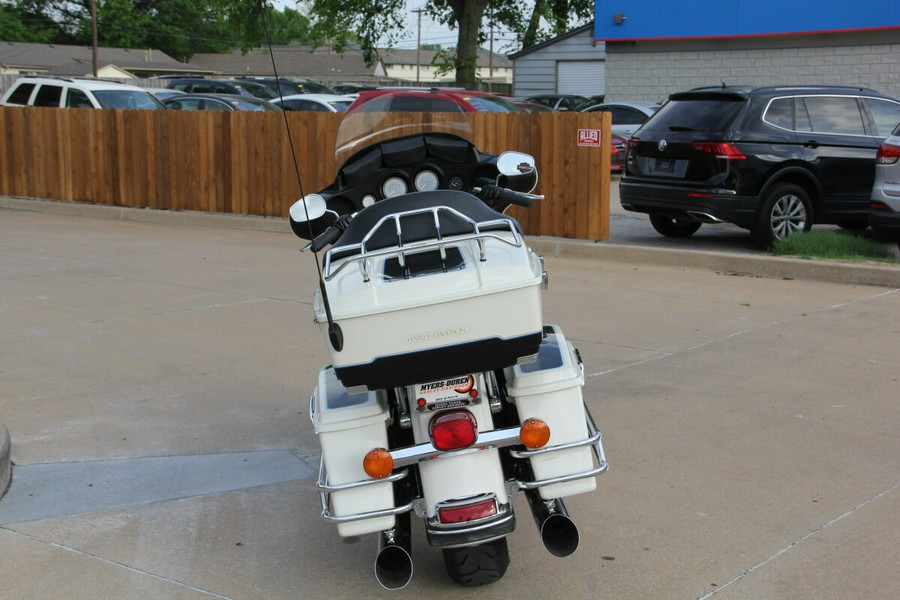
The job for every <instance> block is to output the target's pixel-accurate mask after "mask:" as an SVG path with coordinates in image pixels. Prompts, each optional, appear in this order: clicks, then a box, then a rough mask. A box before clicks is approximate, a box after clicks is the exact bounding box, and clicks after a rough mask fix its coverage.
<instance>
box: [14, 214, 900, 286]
mask: <svg viewBox="0 0 900 600" xmlns="http://www.w3.org/2000/svg"><path fill="white" fill-rule="evenodd" d="M4 208H5V209H10V210H23V211H32V212H41V213H48V214H56V215H66V216H80V217H93V218H99V219H115V220H121V221H133V222H138V223H157V224H164V225H190V226H195V227H221V228H228V229H239V230H253V231H268V232H274V233H290V226H289V225H288V223H287V219H286V218H284V217H258V216H248V215H230V214H219V213H201V212H191V211H184V212H180V211H168V210H154V209H147V208H127V207H121V206H105V205H97V204H81V203H75V202H59V201H54V200H40V199H37V198H22V197H10V196H0V209H4ZM528 244H529V246H531V248H532V249H534V251H535V252H537V253H538V254H543V255H544V256H559V257H573V258H597V259H604V260H614V261H619V262H628V263H639V264H649V265H657V266H669V267H683V268H685V267H686V268H697V269H709V270H713V271H717V272H721V273H730V274H736V275H751V276H756V277H771V278H776V279H808V280H815V281H828V282H833V283H850V284H857V285H877V286H883V287H890V288H900V266H892V265H880V264H878V263H842V262H836V261H819V260H806V259H798V258H785V257H780V256H755V255H745V254H729V253H725V252H701V251H695V250H672V249H668V248H655V247H654V248H651V247H645V246H632V245H626V244H610V243H604V242H591V241H585V240H569V239H563V238H544V237H531V236H529V237H528Z"/></svg>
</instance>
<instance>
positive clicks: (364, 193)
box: [291, 133, 498, 239]
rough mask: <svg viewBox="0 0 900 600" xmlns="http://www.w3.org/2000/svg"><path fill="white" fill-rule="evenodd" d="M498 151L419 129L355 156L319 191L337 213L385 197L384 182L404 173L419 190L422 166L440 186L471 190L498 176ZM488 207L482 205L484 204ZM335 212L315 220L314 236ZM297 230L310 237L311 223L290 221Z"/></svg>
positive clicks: (350, 211)
mask: <svg viewBox="0 0 900 600" xmlns="http://www.w3.org/2000/svg"><path fill="white" fill-rule="evenodd" d="M496 163H497V156H496V155H494V154H485V153H482V152H479V151H478V149H477V148H476V147H475V146H474V145H473V144H471V143H470V142H468V141H467V140H466V139H464V138H461V137H459V136H456V135H452V134H447V133H426V134H422V133H417V134H413V135H407V136H403V137H398V138H392V139H389V140H386V141H384V142H380V143H378V144H376V145H374V146H370V147H368V148H365V149H364V150H361V151H359V152H357V153H356V154H354V155H353V156H351V157H350V158H349V159H348V160H347V162H345V163H344V165H343V166H342V167H341V169H340V170H339V171H338V174H337V177H336V178H335V181H334V183H332V184H331V185H330V186H328V187H327V188H325V189H324V190H322V191H320V192H319V194H320V195H321V196H322V197H324V198H325V200H326V204H327V206H328V209H329V210H330V211H333V212H334V213H337V214H338V215H344V214H353V213H358V212H360V211H362V210H363V208H364V206H365V205H364V204H363V199H364V198H366V197H369V199H370V201H371V198H374V199H375V202H376V205H377V204H378V203H380V202H381V201H383V200H385V199H386V198H385V195H384V191H383V185H384V182H385V180H387V179H388V178H389V177H398V178H400V179H401V180H402V181H403V182H404V183H405V184H406V187H407V191H408V192H410V193H412V192H416V189H415V183H414V182H415V178H416V175H418V174H419V173H421V172H422V171H423V170H428V171H431V172H432V173H434V174H435V175H437V177H438V189H441V190H451V189H452V190H471V189H472V188H473V187H476V186H478V185H480V184H481V182H482V181H481V180H483V179H490V180H491V181H495V180H496V179H497V176H498V173H497V166H496ZM482 206H483V204H482ZM335 218H336V217H335V216H333V215H330V214H328V215H326V216H325V217H323V218H322V219H318V220H316V222H315V223H314V225H313V227H312V235H313V236H316V235H319V234H320V233H322V232H323V231H324V230H325V229H326V228H327V227H328V226H329V225H331V224H332V223H333V222H334V220H335ZM291 229H292V230H293V232H294V233H295V234H296V235H297V236H299V237H301V238H303V239H311V237H310V232H309V229H310V228H309V226H308V225H307V224H306V223H294V222H293V221H292V222H291Z"/></svg>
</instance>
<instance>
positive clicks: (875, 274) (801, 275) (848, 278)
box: [528, 238, 900, 288]
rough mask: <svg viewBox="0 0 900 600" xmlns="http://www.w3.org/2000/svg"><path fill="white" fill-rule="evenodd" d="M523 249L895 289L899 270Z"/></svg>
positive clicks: (633, 250) (649, 251)
mask: <svg viewBox="0 0 900 600" xmlns="http://www.w3.org/2000/svg"><path fill="white" fill-rule="evenodd" d="M528 244H529V245H530V246H531V248H532V249H533V250H534V251H535V252H537V253H538V254H543V255H544V256H569V257H579V258H602V259H605V260H614V261H618V262H627V263H640V264H648V265H655V266H666V267H688V268H695V269H709V270H711V271H716V272H719V273H728V274H733V275H750V276H754V277H770V278H775V279H807V280H813V281H828V282H832V283H850V284H857V285H877V286H883V287H890V288H900V266H891V265H887V264H886V265H879V264H878V263H848V262H835V261H823V260H807V259H802V258H786V257H782V256H768V255H766V256H754V255H747V254H728V253H726V252H700V251H696V250H670V249H667V248H649V247H644V246H629V245H625V244H604V243H602V242H600V243H595V242H585V241H580V240H564V239H560V240H551V239H547V238H529V240H528Z"/></svg>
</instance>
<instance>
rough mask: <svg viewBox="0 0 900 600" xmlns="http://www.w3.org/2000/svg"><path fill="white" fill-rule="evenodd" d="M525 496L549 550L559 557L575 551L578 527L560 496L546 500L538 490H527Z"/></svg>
mask: <svg viewBox="0 0 900 600" xmlns="http://www.w3.org/2000/svg"><path fill="white" fill-rule="evenodd" d="M525 497H526V498H527V499H528V507H529V508H530V509H531V515H532V516H533V517H534V523H535V525H537V528H538V531H539V532H540V534H541V542H543V544H544V548H546V549H547V552H549V553H550V554H552V555H553V556H557V557H559V558H564V557H566V556H569V555H570V554H572V553H573V552H575V550H577V549H578V541H579V535H578V527H577V526H576V525H575V521H573V520H572V519H571V518H570V517H569V511H568V510H567V509H566V505H565V503H564V502H563V501H562V500H561V499H560V498H556V499H554V500H544V499H543V498H541V495H540V492H538V490H526V491H525Z"/></svg>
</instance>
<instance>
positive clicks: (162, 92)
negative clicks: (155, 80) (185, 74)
mask: <svg viewBox="0 0 900 600" xmlns="http://www.w3.org/2000/svg"><path fill="white" fill-rule="evenodd" d="M144 89H145V90H147V91H148V92H150V93H151V94H153V96H154V97H156V99H157V100H159V101H160V102H165V101H166V100H168V99H169V98H174V97H175V96H181V95H182V94H186V93H187V92H182V91H180V90H170V89H169V88H144Z"/></svg>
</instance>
